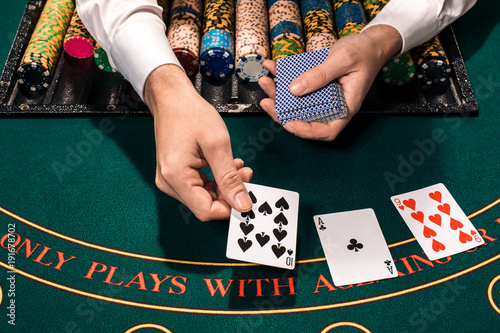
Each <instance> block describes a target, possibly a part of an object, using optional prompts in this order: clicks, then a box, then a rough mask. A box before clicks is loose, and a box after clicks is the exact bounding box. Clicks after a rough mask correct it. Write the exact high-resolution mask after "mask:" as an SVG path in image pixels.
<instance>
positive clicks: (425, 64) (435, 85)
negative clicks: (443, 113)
mask: <svg viewBox="0 0 500 333" xmlns="http://www.w3.org/2000/svg"><path fill="white" fill-rule="evenodd" d="M414 50H415V51H414V52H415V53H414V59H415V62H416V64H417V78H418V82H419V83H420V86H421V87H422V89H424V90H430V91H432V92H436V93H442V92H444V91H445V90H446V89H447V88H448V86H449V84H450V80H449V77H450V73H451V67H450V61H449V60H448V57H447V56H446V53H445V52H444V49H443V45H442V44H441V41H440V40H439V37H438V36H436V37H434V38H432V39H431V40H430V41H428V42H426V43H424V44H422V45H421V46H419V47H417V48H415V49H414Z"/></svg>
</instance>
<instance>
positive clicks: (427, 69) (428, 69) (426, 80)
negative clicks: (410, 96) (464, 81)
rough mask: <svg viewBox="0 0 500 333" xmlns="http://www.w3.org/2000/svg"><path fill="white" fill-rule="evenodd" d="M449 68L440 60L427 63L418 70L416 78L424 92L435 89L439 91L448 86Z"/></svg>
mask: <svg viewBox="0 0 500 333" xmlns="http://www.w3.org/2000/svg"><path fill="white" fill-rule="evenodd" d="M450 73H451V68H450V66H449V65H448V64H446V63H445V62H444V61H442V60H435V61H429V62H426V63H424V64H423V65H422V66H420V68H419V69H418V73H417V77H418V81H419V83H420V86H421V87H422V89H424V90H429V89H435V90H438V91H441V90H443V89H445V88H447V87H448V86H449V84H450V81H449V77H450Z"/></svg>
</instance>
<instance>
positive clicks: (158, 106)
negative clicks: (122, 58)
mask: <svg viewBox="0 0 500 333" xmlns="http://www.w3.org/2000/svg"><path fill="white" fill-rule="evenodd" d="M193 92H194V93H196V90H195V89H194V87H193V84H192V83H191V81H190V80H189V78H188V77H187V76H186V74H185V73H184V71H183V70H182V69H181V68H180V67H179V66H177V65H173V64H166V65H162V66H160V67H157V68H156V69H154V70H153V71H152V72H151V74H149V76H148V78H147V79H146V83H145V84H144V100H145V102H146V104H147V105H148V107H149V109H150V110H151V113H152V115H153V117H156V116H157V115H158V112H159V111H160V110H162V111H163V110H167V109H168V108H166V107H165V106H167V105H168V104H172V103H174V104H175V103H176V102H175V99H176V98H179V97H180V98H182V96H186V94H192V93H193Z"/></svg>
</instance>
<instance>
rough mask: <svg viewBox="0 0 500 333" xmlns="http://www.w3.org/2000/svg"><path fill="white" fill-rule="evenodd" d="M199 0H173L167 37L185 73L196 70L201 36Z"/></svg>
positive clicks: (188, 73)
mask: <svg viewBox="0 0 500 333" xmlns="http://www.w3.org/2000/svg"><path fill="white" fill-rule="evenodd" d="M201 10H202V2H201V0H174V2H173V3H172V17H171V18H170V24H169V26H168V32H167V38H168V40H169V42H170V46H171V47H172V50H173V51H174V53H175V55H176V57H177V59H179V62H180V63H181V65H182V67H183V68H184V70H185V71H186V74H187V75H193V74H194V73H196V71H197V70H198V63H199V54H200V38H201V32H200V31H201Z"/></svg>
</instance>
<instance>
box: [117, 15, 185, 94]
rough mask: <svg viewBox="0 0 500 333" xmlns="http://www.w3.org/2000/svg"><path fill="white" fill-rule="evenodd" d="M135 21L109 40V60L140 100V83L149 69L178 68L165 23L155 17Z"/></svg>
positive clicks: (141, 91)
mask: <svg viewBox="0 0 500 333" xmlns="http://www.w3.org/2000/svg"><path fill="white" fill-rule="evenodd" d="M148 18H149V19H148V20H146V21H135V22H132V23H130V24H127V25H126V26H125V27H123V28H121V29H120V31H119V32H117V33H116V34H115V36H114V38H113V43H112V45H111V49H110V52H109V53H110V54H109V55H110V57H111V60H112V62H113V64H114V65H115V66H116V70H118V71H119V72H120V73H121V74H122V75H123V76H124V77H125V78H126V79H127V80H128V81H129V82H130V83H131V84H132V86H133V87H134V89H135V91H136V92H137V93H138V94H139V96H140V97H141V98H142V99H143V100H144V84H145V83H146V80H147V78H148V76H149V74H151V72H152V71H153V70H155V69H156V68H158V67H159V66H161V65H165V64H173V65H177V66H179V67H180V68H182V66H181V65H180V63H179V60H177V57H176V56H175V54H174V52H173V51H172V48H171V47H170V43H169V42H168V39H167V37H166V36H165V24H164V23H163V21H161V19H159V18H157V19H156V18H155V19H151V17H150V16H149V17H148Z"/></svg>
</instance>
